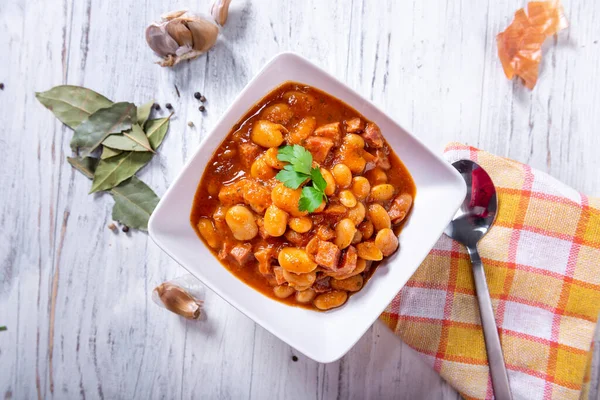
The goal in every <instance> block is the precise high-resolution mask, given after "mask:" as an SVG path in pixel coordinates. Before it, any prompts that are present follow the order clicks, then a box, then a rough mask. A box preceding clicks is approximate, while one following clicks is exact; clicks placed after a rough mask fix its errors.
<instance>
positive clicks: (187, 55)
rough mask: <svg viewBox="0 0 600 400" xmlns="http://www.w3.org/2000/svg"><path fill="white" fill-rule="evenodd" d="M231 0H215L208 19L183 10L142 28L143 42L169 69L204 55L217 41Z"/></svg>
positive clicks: (171, 13)
mask: <svg viewBox="0 0 600 400" xmlns="http://www.w3.org/2000/svg"><path fill="white" fill-rule="evenodd" d="M230 3H231V0H217V1H215V3H214V4H213V6H212V9H211V14H212V18H211V17H208V16H204V15H201V14H194V13H190V12H188V11H186V10H179V11H172V12H169V13H166V14H163V15H162V16H161V20H160V21H158V22H153V23H152V24H150V25H149V26H148V27H147V28H146V42H148V45H149V46H150V48H151V49H152V50H154V52H155V53H156V54H157V55H159V56H160V57H161V58H162V60H161V61H159V62H158V63H159V64H160V65H162V66H163V67H171V66H173V65H176V64H178V63H180V62H181V61H183V60H191V59H193V58H196V57H198V56H199V55H201V54H204V53H206V52H207V51H208V50H209V49H210V48H211V47H213V45H214V44H215V42H216V41H217V37H218V36H219V29H220V26H221V25H223V24H224V23H225V21H226V20H227V15H228V10H229V4H230Z"/></svg>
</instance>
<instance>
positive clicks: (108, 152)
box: [100, 146, 123, 160]
mask: <svg viewBox="0 0 600 400" xmlns="http://www.w3.org/2000/svg"><path fill="white" fill-rule="evenodd" d="M122 152H123V151H122V150H115V149H111V148H110V147H106V146H102V155H101V156H100V158H101V159H102V160H106V159H107V158H111V157H114V156H118V155H119V154H121V153H122Z"/></svg>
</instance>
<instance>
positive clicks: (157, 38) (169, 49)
mask: <svg viewBox="0 0 600 400" xmlns="http://www.w3.org/2000/svg"><path fill="white" fill-rule="evenodd" d="M146 42H148V45H149V46H150V48H151V49H152V50H154V52H155V53H156V54H158V55H159V56H161V57H167V56H168V55H169V54H175V52H176V51H177V49H178V48H179V44H178V43H177V42H176V41H175V40H174V39H173V38H172V37H171V36H169V35H168V34H167V32H166V31H165V27H164V25H157V24H152V25H150V26H148V28H146Z"/></svg>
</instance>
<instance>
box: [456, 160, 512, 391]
mask: <svg viewBox="0 0 600 400" xmlns="http://www.w3.org/2000/svg"><path fill="white" fill-rule="evenodd" d="M452 166H453V167H454V168H456V169H457V170H458V172H460V174H461V175H462V177H463V179H464V180H465V182H466V184H467V196H466V197H465V200H464V201H463V204H462V205H461V206H460V209H459V210H458V211H457V212H456V215H455V216H454V219H453V220H452V222H450V224H449V225H448V227H446V230H445V231H444V233H445V234H446V235H448V236H449V237H451V238H452V239H454V240H456V241H458V242H460V243H462V244H464V245H465V246H466V248H467V251H468V253H469V257H471V264H472V266H473V277H474V279H475V290H476V292H477V300H478V302H479V314H480V316H481V324H482V326H483V336H484V338H485V348H486V350H487V355H488V361H489V365H490V372H491V375H492V386H493V388H494V396H495V397H496V399H498V400H510V399H512V396H511V394H510V387H509V385H508V375H507V373H506V366H505V365H504V356H503V355H502V347H501V345H500V338H499V336H498V328H497V326H496V320H495V319H494V311H493V309H492V301H491V299H490V292H489V290H488V286H487V283H486V280H485V272H484V270H483V264H482V262H481V258H480V257H479V253H478V252H477V242H479V240H481V238H482V237H483V236H484V235H485V234H486V233H487V231H488V230H489V229H490V226H491V225H492V224H493V223H494V219H495V218H496V209H497V207H498V200H497V199H496V188H495V187H494V184H493V183H492V180H491V179H490V177H489V175H488V174H487V173H486V172H485V171H484V170H483V168H481V167H480V166H479V165H478V164H476V163H474V162H473V161H470V160H460V161H457V162H455V163H454V164H452Z"/></svg>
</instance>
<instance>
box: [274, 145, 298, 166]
mask: <svg viewBox="0 0 600 400" xmlns="http://www.w3.org/2000/svg"><path fill="white" fill-rule="evenodd" d="M293 157H294V146H283V147H280V148H279V149H278V150H277V159H278V160H279V161H283V162H289V163H291V162H292V158H293Z"/></svg>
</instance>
